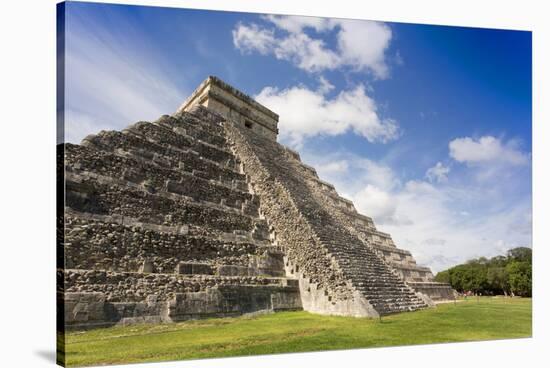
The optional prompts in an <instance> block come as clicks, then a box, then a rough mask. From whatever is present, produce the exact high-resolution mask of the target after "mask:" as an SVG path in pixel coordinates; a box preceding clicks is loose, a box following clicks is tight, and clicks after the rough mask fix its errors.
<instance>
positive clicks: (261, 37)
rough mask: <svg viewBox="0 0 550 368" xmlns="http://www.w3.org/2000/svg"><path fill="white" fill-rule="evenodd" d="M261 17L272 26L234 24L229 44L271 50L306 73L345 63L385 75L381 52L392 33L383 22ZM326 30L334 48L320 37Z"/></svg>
mask: <svg viewBox="0 0 550 368" xmlns="http://www.w3.org/2000/svg"><path fill="white" fill-rule="evenodd" d="M262 18H263V19H264V20H265V21H267V22H269V23H271V24H272V25H273V26H275V29H272V28H266V27H261V26H259V25H258V24H255V23H252V24H250V25H246V24H243V23H238V24H237V25H236V27H235V29H234V30H233V32H232V33H233V44H234V45H235V47H236V48H238V49H239V50H240V51H241V52H243V53H249V52H252V51H257V52H259V53H260V54H262V55H267V54H270V53H271V54H273V55H274V56H275V57H276V58H277V59H280V60H287V61H290V62H291V63H293V64H294V65H296V66H297V67H299V68H300V69H303V70H306V71H308V72H319V71H323V70H333V69H336V68H339V67H343V66H347V67H350V68H351V69H352V70H355V71H369V72H371V73H372V74H373V75H374V76H375V77H377V78H386V77H387V76H388V72H389V71H388V66H387V63H386V55H385V53H386V50H387V48H388V46H389V44H390V41H391V38H392V32H391V29H390V28H389V27H388V26H387V25H385V24H383V23H380V22H373V21H366V20H342V19H328V18H314V17H300V16H264V17H262ZM306 29H307V30H308V31H314V33H315V36H316V37H313V36H310V35H309V34H308V33H306V32H305V30H306ZM275 31H277V33H279V35H277V34H276V32H275ZM328 32H336V45H335V48H332V49H331V48H329V47H328V45H327V44H326V43H325V42H324V41H323V39H322V38H321V35H326V34H328ZM280 33H282V34H280ZM310 33H311V32H310Z"/></svg>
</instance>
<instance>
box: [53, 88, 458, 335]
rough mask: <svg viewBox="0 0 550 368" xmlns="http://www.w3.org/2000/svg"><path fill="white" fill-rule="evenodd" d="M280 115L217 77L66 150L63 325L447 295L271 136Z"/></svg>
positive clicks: (372, 310)
mask: <svg viewBox="0 0 550 368" xmlns="http://www.w3.org/2000/svg"><path fill="white" fill-rule="evenodd" d="M224 104H225V105H224ZM277 121H278V116H277V115H276V114H275V113H273V112H271V111H269V110H268V109H266V108H265V107H263V106H261V105H259V104H257V103H256V102H254V101H253V100H251V99H250V98H249V97H247V96H246V95H244V94H242V93H241V92H238V91H237V90H235V89H234V88H232V87H230V86H228V85H226V84H224V83H223V82H221V81H219V80H218V79H215V78H214V79H212V78H209V79H208V80H207V81H205V83H204V84H203V85H201V87H199V89H197V92H196V93H195V94H194V95H193V96H191V97H190V99H189V100H188V101H187V102H186V103H185V104H184V105H183V106H182V108H181V109H180V110H179V111H178V112H176V113H175V114H174V115H172V116H168V115H164V116H162V117H161V118H160V119H158V120H157V121H155V122H139V123H136V124H133V125H131V126H129V127H128V128H126V129H124V130H123V131H122V132H116V131H101V132H99V133H98V134H96V135H90V136H88V137H86V138H85V139H84V140H83V141H82V143H81V144H80V145H73V144H66V145H63V146H62V147H61V148H60V149H59V150H58V152H59V154H60V157H59V162H60V163H62V164H63V170H64V177H65V187H64V188H65V210H64V211H63V215H64V216H61V218H60V219H59V221H58V224H59V227H58V235H59V239H60V246H61V248H60V252H59V256H60V258H59V260H58V264H59V267H60V268H59V270H58V288H59V290H58V291H59V294H58V295H60V298H61V304H62V306H63V307H64V308H60V311H62V312H61V313H64V321H65V324H66V326H67V327H68V328H87V327H96V326H108V325H112V324H125V323H135V322H155V323H158V322H170V321H180V320H184V319H189V318H202V317H210V316H234V315H238V314H243V313H252V312H257V311H263V310H268V311H278V310H296V309H302V308H303V309H306V310H309V311H312V312H317V313H324V314H338V315H349V316H358V317H364V316H367V317H368V316H371V317H373V316H378V315H383V314H387V313H394V312H401V311H410V310H416V309H419V308H424V307H427V306H428V305H429V304H431V303H430V299H429V298H427V299H426V298H425V296H426V295H428V296H431V297H432V298H434V299H435V300H437V299H445V298H450V297H451V296H452V290H451V289H450V287H449V286H448V285H446V284H440V283H435V282H433V276H432V274H431V272H430V270H429V269H427V268H425V267H420V266H418V265H417V264H416V262H415V261H414V258H413V257H412V255H411V254H410V252H408V251H406V250H402V249H398V248H397V247H396V246H395V245H394V244H393V241H392V239H391V237H390V236H389V234H385V233H382V232H380V231H378V230H377V229H376V227H375V225H374V223H373V221H372V219H371V218H369V217H367V216H364V215H361V214H359V213H357V211H356V210H355V207H354V205H353V203H352V202H350V201H348V200H346V199H344V198H342V197H340V196H339V195H338V193H337V192H336V191H335V189H334V187H333V186H332V185H331V184H330V183H326V182H323V181H322V180H320V179H319V178H318V176H317V173H316V171H315V169H314V168H312V167H309V166H307V165H305V164H303V163H302V162H301V161H300V156H299V154H298V153H297V152H294V151H292V150H290V149H288V148H285V147H284V146H282V145H280V144H278V143H277V142H276V141H275V138H276V133H277ZM249 122H254V124H257V125H258V126H259V128H258V127H256V128H254V127H251V126H250V125H249V124H248V123H249ZM260 128H261V129H260ZM63 267H64V268H63ZM417 292H422V293H423V294H422V295H418V294H417ZM63 311H64V312H63Z"/></svg>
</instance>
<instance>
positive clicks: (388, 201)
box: [353, 184, 397, 223]
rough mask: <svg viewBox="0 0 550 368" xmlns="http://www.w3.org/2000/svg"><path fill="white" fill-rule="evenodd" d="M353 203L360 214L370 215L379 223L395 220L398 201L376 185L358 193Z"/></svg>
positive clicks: (368, 186)
mask: <svg viewBox="0 0 550 368" xmlns="http://www.w3.org/2000/svg"><path fill="white" fill-rule="evenodd" d="M353 202H354V204H355V206H356V208H357V210H358V211H359V212H360V213H365V214H368V216H371V217H373V218H375V219H376V221H377V222H379V223H385V222H391V221H393V220H394V218H395V210H396V208H397V201H396V199H395V198H394V197H393V196H392V195H390V194H389V193H388V192H386V191H384V190H382V189H380V188H378V187H376V186H374V185H371V184H368V185H367V186H366V187H364V188H363V189H362V190H360V191H359V192H357V193H356V194H355V195H354V196H353Z"/></svg>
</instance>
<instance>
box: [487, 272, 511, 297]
mask: <svg viewBox="0 0 550 368" xmlns="http://www.w3.org/2000/svg"><path fill="white" fill-rule="evenodd" d="M487 282H488V284H489V287H490V288H491V289H492V290H493V291H494V292H495V293H496V294H500V293H502V294H504V295H508V292H509V290H510V283H509V276H508V272H507V271H506V267H498V266H497V267H490V268H489V269H488V270H487Z"/></svg>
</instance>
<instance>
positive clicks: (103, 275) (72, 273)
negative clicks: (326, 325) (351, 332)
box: [57, 269, 298, 302]
mask: <svg viewBox="0 0 550 368" xmlns="http://www.w3.org/2000/svg"><path fill="white" fill-rule="evenodd" d="M57 277H58V285H61V286H62V287H63V288H64V291H65V292H67V293H74V292H101V293H104V294H105V297H106V301H108V302H136V301H145V300H146V299H147V298H148V297H149V296H154V297H155V298H156V300H170V299H171V298H173V297H174V295H175V294H176V293H184V292H199V291H205V290H207V289H210V288H215V287H218V288H220V287H224V286H249V287H272V288H275V290H277V289H279V290H285V289H288V290H298V282H297V280H292V279H287V278H285V277H263V276H216V275H196V276H189V275H179V274H173V273H172V274H161V273H139V272H112V271H101V270H75V269H65V270H58V271H57Z"/></svg>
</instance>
